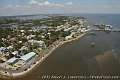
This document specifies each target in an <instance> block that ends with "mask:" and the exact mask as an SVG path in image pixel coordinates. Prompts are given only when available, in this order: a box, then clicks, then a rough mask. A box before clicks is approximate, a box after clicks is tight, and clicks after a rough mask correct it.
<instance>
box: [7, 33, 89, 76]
mask: <svg viewBox="0 0 120 80" xmlns="http://www.w3.org/2000/svg"><path fill="white" fill-rule="evenodd" d="M85 34H87V32H85V33H82V34H80V35H79V36H77V37H76V38H73V39H70V40H67V41H62V42H60V43H58V44H57V45H56V46H54V47H53V48H52V49H51V50H50V51H49V52H48V53H47V54H45V55H44V57H42V58H41V59H40V60H38V61H37V62H36V64H34V65H32V66H31V67H30V68H29V69H27V70H26V71H23V72H20V73H12V75H11V74H7V76H8V77H13V78H17V77H20V76H23V75H25V74H27V73H29V72H30V71H32V70H33V69H34V68H35V67H36V66H37V65H38V64H41V63H42V62H43V61H44V60H45V59H46V58H47V57H49V55H51V54H52V52H53V51H54V50H56V49H57V48H58V47H60V46H62V45H63V44H65V43H68V42H72V41H75V40H78V39H80V38H81V37H83V36H84V35H85Z"/></svg>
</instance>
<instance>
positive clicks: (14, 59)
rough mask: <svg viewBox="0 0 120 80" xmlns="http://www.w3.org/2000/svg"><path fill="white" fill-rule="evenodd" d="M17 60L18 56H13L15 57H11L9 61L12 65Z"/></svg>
mask: <svg viewBox="0 0 120 80" xmlns="http://www.w3.org/2000/svg"><path fill="white" fill-rule="evenodd" d="M17 61H18V58H15V57H13V58H10V59H9V60H8V61H7V63H8V64H10V65H13V64H15V63H16V62H17Z"/></svg>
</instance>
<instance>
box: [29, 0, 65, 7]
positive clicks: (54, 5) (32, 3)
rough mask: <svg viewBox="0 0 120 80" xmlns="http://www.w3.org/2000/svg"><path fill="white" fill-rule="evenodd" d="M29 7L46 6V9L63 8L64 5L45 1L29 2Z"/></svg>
mask: <svg viewBox="0 0 120 80" xmlns="http://www.w3.org/2000/svg"><path fill="white" fill-rule="evenodd" d="M29 5H31V6H32V5H37V6H47V7H64V4H59V3H53V2H49V1H47V0H31V1H30V2H29Z"/></svg>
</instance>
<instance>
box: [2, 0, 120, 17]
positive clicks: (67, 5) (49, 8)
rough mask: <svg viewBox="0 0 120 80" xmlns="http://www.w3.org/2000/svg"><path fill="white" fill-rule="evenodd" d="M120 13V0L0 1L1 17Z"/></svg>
mask: <svg viewBox="0 0 120 80" xmlns="http://www.w3.org/2000/svg"><path fill="white" fill-rule="evenodd" d="M68 13H117V14H119V13H120V0H0V16H14V15H30V14H68Z"/></svg>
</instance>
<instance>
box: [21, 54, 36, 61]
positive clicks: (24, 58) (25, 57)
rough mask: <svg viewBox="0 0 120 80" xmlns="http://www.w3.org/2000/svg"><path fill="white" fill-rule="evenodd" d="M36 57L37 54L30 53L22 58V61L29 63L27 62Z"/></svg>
mask: <svg viewBox="0 0 120 80" xmlns="http://www.w3.org/2000/svg"><path fill="white" fill-rule="evenodd" d="M35 55H36V53H34V52H30V53H28V54H26V55H24V56H22V57H21V58H20V59H22V60H24V61H27V60H29V59H30V58H32V57H33V56H35Z"/></svg>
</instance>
